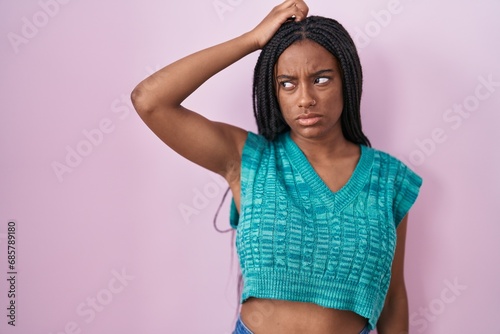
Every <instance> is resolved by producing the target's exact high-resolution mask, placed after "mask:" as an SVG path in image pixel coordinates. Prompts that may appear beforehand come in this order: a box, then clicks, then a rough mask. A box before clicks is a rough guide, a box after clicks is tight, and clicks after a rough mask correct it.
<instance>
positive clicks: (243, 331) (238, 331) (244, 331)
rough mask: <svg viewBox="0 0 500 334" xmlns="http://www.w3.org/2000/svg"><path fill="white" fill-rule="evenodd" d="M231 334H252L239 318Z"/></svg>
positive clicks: (366, 328)
mask: <svg viewBox="0 0 500 334" xmlns="http://www.w3.org/2000/svg"><path fill="white" fill-rule="evenodd" d="M369 332H370V331H369V330H368V325H366V327H365V328H364V329H363V330H362V331H361V333H359V334H368V333H369ZM233 334H253V332H252V331H251V330H249V329H248V327H247V326H245V324H244V323H243V321H242V320H241V317H238V321H237V322H236V328H235V329H234V332H233Z"/></svg>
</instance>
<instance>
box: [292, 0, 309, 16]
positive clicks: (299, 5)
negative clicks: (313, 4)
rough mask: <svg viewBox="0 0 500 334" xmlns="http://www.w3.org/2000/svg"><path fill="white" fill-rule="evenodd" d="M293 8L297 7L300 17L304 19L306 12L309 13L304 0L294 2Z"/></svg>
mask: <svg viewBox="0 0 500 334" xmlns="http://www.w3.org/2000/svg"><path fill="white" fill-rule="evenodd" d="M294 6H295V8H296V9H298V10H299V11H300V13H301V16H300V17H301V19H304V18H306V17H307V14H308V13H309V7H308V6H307V5H306V3H305V2H304V1H297V2H295V5H294Z"/></svg>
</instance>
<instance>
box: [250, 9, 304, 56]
mask: <svg viewBox="0 0 500 334" xmlns="http://www.w3.org/2000/svg"><path fill="white" fill-rule="evenodd" d="M308 13H309V7H308V6H307V4H306V3H305V2H304V1H302V0H286V1H285V2H283V3H281V4H280V5H278V6H276V7H274V8H273V9H272V10H271V12H270V13H269V14H268V15H267V16H266V17H265V18H264V20H262V22H260V23H259V24H258V25H257V26H256V27H255V28H254V29H253V30H252V31H250V34H252V36H253V38H254V39H255V43H256V46H257V48H259V49H261V48H262V47H264V45H266V44H267V42H269V40H270V39H271V37H273V35H274V34H275V33H276V31H277V30H278V29H279V28H280V27H281V25H282V24H283V23H285V22H287V21H288V20H295V21H301V20H303V19H305V18H306V17H307V14H308Z"/></svg>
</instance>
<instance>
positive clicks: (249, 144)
mask: <svg viewBox="0 0 500 334" xmlns="http://www.w3.org/2000/svg"><path fill="white" fill-rule="evenodd" d="M266 142H267V141H266V139H265V138H264V137H262V136H260V135H257V134H255V133H253V132H250V131H249V132H248V135H247V139H246V140H245V144H244V145H243V151H242V154H241V167H240V205H241V198H243V196H244V193H245V190H246V186H247V183H248V180H249V179H251V178H252V175H248V173H253V172H255V169H256V168H255V164H256V162H255V157H256V156H257V155H261V154H262V147H263V146H265V145H266ZM257 152H259V153H258V154H256V153H257ZM259 160H260V159H259ZM240 210H241V207H240ZM239 218H240V213H239V212H238V209H237V208H236V203H235V202H234V198H232V199H231V208H230V215H229V220H230V224H231V227H232V228H234V229H236V228H237V227H238V223H239Z"/></svg>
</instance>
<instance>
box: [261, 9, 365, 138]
mask: <svg viewBox="0 0 500 334" xmlns="http://www.w3.org/2000/svg"><path fill="white" fill-rule="evenodd" d="M305 39H309V40H312V41H314V42H316V43H318V44H319V45H321V46H322V47H324V48H325V49H326V50H328V51H329V52H330V53H331V54H332V55H333V56H334V57H335V58H336V59H337V60H338V62H339V64H340V68H341V74H342V91H343V100H344V109H343V110H342V115H341V117H340V120H341V125H342V132H343V134H344V137H345V138H346V139H347V140H349V141H351V142H353V143H355V144H363V145H366V146H371V145H370V141H369V140H368V138H367V137H366V136H365V135H364V133H363V131H362V130H361V117H360V103H361V92H362V85H363V74H362V70H361V63H360V60H359V56H358V53H357V51H356V46H355V45H354V42H353V40H352V38H351V37H350V36H349V33H348V32H347V31H346V30H345V28H344V27H343V26H342V25H341V24H340V23H339V22H337V21H336V20H334V19H330V18H326V17H321V16H309V17H307V18H306V19H304V20H302V21H299V22H295V21H290V22H286V23H284V24H283V25H282V26H281V27H280V28H279V29H278V31H277V32H276V34H274V36H273V37H272V38H271V40H270V41H269V42H268V43H267V44H266V45H265V46H264V47H263V48H262V52H261V53H260V56H259V58H258V60H257V64H256V65H255V70H254V79H253V110H254V114H255V119H256V121H257V127H258V132H259V134H261V135H262V136H264V137H265V138H266V139H268V140H274V139H275V138H276V136H277V135H279V134H281V133H283V132H286V131H288V130H289V129H290V127H289V126H288V125H287V124H286V123H285V121H284V119H283V117H282V115H281V110H280V107H279V104H278V99H277V97H276V88H275V87H276V86H275V82H276V81H275V71H274V69H275V65H276V62H277V61H278V58H279V56H280V55H281V54H282V53H283V52H284V51H285V50H286V49H287V48H288V47H289V46H290V45H292V44H293V43H295V42H297V41H301V40H305Z"/></svg>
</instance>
